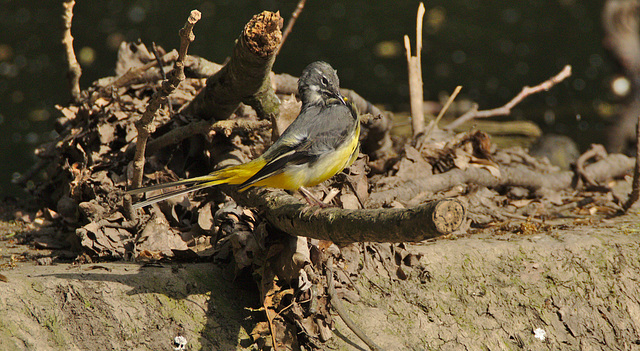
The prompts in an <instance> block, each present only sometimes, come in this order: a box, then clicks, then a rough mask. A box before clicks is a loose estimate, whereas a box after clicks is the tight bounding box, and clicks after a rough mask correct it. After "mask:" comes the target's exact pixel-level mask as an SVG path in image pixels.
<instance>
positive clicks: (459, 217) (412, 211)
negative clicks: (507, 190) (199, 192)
mask: <svg viewBox="0 0 640 351" xmlns="http://www.w3.org/2000/svg"><path fill="white" fill-rule="evenodd" d="M227 189H228V191H227ZM225 192H228V193H229V194H230V195H231V196H232V197H233V198H234V199H236V201H238V203H241V204H243V205H246V206H254V207H257V208H258V209H259V210H261V211H262V212H263V213H264V217H265V218H266V219H267V220H268V221H269V223H271V224H272V225H273V226H275V227H276V228H278V229H280V230H282V231H284V232H286V233H288V234H290V235H298V236H306V237H309V238H314V239H322V240H329V241H332V242H334V243H341V244H343V243H345V244H346V243H352V242H363V241H376V242H407V241H411V242H417V241H423V240H426V239H430V238H434V237H437V236H440V235H444V234H448V233H451V232H453V231H455V230H456V229H457V228H458V227H459V226H460V225H461V224H462V222H463V221H464V219H465V218H466V212H465V211H466V210H465V208H464V206H463V205H462V204H461V203H460V202H459V201H458V200H455V199H444V200H439V201H433V202H429V203H427V204H423V205H420V206H416V207H413V208H407V209H397V208H385V209H364V210H346V209H340V208H326V209H321V210H318V209H317V208H315V207H309V206H308V205H306V204H305V203H303V202H301V201H299V200H298V199H297V198H295V197H293V196H291V195H288V194H287V193H285V192H284V191H281V190H273V189H264V188H259V189H255V188H253V189H250V190H247V191H245V192H238V191H237V188H235V187H231V186H226V189H225Z"/></svg>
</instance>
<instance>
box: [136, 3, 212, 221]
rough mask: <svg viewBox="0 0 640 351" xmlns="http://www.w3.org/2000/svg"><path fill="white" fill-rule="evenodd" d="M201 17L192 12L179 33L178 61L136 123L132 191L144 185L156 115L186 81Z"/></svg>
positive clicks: (198, 12) (197, 13)
mask: <svg viewBox="0 0 640 351" xmlns="http://www.w3.org/2000/svg"><path fill="white" fill-rule="evenodd" d="M200 17H201V14H200V11H198V10H193V11H191V14H190V15H189V19H188V20H187V22H186V23H185V25H184V27H182V29H180V32H179V35H180V50H179V51H178V59H177V60H176V62H175V64H174V67H173V70H172V71H171V73H170V74H169V75H168V77H167V80H165V81H164V82H163V83H162V88H161V89H160V90H158V91H156V92H155V93H154V94H153V96H152V97H151V99H150V100H149V104H148V105H147V108H146V110H145V111H144V113H143V114H142V117H140V119H139V120H138V121H136V123H135V125H136V129H137V131H138V139H137V140H136V153H135V156H134V158H133V177H132V179H131V184H130V187H131V188H130V189H135V188H139V187H140V185H141V184H142V175H143V170H144V162H145V157H144V155H145V150H146V147H147V139H149V135H151V134H152V133H153V132H154V130H155V126H154V125H153V123H152V122H153V119H154V117H155V114H156V112H157V111H158V109H159V108H160V106H161V105H162V104H163V103H165V102H166V101H167V97H168V96H169V94H171V93H172V92H173V91H174V90H175V89H176V88H177V87H178V85H179V84H180V82H182V81H183V80H184V79H185V75H184V58H185V56H186V55H187V50H188V49H189V44H190V43H191V42H193V41H194V40H195V35H194V34H193V26H194V25H195V24H196V22H198V21H199V20H200ZM131 200H132V199H131V198H125V209H127V208H130V207H129V206H128V204H130V203H131ZM128 215H130V216H133V214H132V213H128Z"/></svg>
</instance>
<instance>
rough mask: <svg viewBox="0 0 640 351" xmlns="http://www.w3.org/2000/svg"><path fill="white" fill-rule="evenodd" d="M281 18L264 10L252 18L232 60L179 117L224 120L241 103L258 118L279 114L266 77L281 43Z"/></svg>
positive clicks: (208, 81)
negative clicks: (250, 108) (254, 112)
mask: <svg viewBox="0 0 640 351" xmlns="http://www.w3.org/2000/svg"><path fill="white" fill-rule="evenodd" d="M281 27H282V17H280V14H279V13H273V12H269V11H264V12H262V13H260V14H257V15H255V16H253V18H252V19H251V20H250V21H249V22H248V23H247V25H246V26H245V27H244V30H243V31H242V33H241V34H240V37H239V38H238V40H237V41H236V45H235V46H234V49H233V53H232V54H231V59H230V60H229V62H228V63H227V64H226V65H224V67H222V69H220V70H219V71H218V72H216V73H215V74H214V75H212V76H211V77H209V78H208V79H207V85H206V86H205V88H204V89H202V90H201V91H200V93H198V95H196V97H195V98H194V99H193V100H192V101H191V103H189V105H187V106H186V107H185V108H184V109H183V111H182V114H185V115H191V116H199V117H200V118H201V119H208V120H213V121H218V120H223V119H227V118H229V117H230V116H231V114H232V113H233V112H234V111H235V110H236V109H237V108H238V106H239V105H240V103H241V102H243V103H245V104H247V105H249V106H251V107H253V109H254V110H256V112H257V113H258V117H260V118H261V119H271V118H272V117H274V116H277V115H278V109H279V100H278V98H277V96H276V95H275V93H274V91H273V88H272V86H271V79H270V77H269V74H270V72H271V68H272V66H273V62H274V61H275V58H276V55H275V53H276V50H277V49H278V47H279V46H280V42H281V40H282V32H281V31H280V28H281Z"/></svg>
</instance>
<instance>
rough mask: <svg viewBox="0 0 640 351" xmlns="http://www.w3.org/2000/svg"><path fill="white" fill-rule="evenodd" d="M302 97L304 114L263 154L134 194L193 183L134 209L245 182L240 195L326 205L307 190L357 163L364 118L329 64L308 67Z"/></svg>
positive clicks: (301, 82) (300, 88)
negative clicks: (268, 192) (278, 192)
mask: <svg viewBox="0 0 640 351" xmlns="http://www.w3.org/2000/svg"><path fill="white" fill-rule="evenodd" d="M298 93H299V95H300V99H301V100H302V109H301V110H300V114H299V115H298V117H297V118H296V119H295V120H294V121H293V122H292V123H291V125H289V127H288V128H287V129H286V130H285V131H284V133H282V135H281V136H280V138H279V139H278V140H277V141H276V142H275V143H274V144H273V145H271V147H270V148H269V149H268V150H267V151H265V152H264V154H262V156H260V157H258V158H256V159H254V160H253V161H250V162H247V163H243V164H241V165H238V166H231V167H227V168H224V169H221V170H218V171H214V172H212V173H209V174H207V175H204V176H201V177H195V178H190V179H184V180H179V181H176V182H171V183H165V184H158V185H153V186H150V187H146V188H139V189H134V190H130V191H128V192H127V194H140V193H146V192H148V191H152V190H159V189H165V188H169V187H175V186H178V185H187V187H186V188H183V189H178V190H174V191H171V192H168V193H165V194H161V195H157V196H154V197H151V198H149V199H147V200H145V201H142V202H139V203H137V204H135V205H134V206H133V207H134V208H139V207H143V206H147V205H151V204H154V203H156V202H158V201H162V200H165V199H167V198H170V197H173V196H178V195H182V194H186V193H190V192H192V191H196V190H199V189H203V188H207V187H210V186H214V185H219V184H239V187H240V191H244V190H246V189H248V188H250V187H252V186H266V187H273V188H280V189H285V190H299V191H300V192H301V193H302V194H303V195H304V196H305V198H306V199H307V201H309V203H315V204H320V203H319V201H318V200H316V199H315V198H313V196H311V193H310V192H308V191H307V190H306V189H304V187H306V186H314V185H316V184H319V183H322V182H323V181H325V180H327V179H329V178H331V177H332V176H334V175H335V174H336V173H338V172H340V171H342V170H343V169H344V168H346V167H348V166H350V165H351V164H352V163H353V161H355V159H356V158H357V157H358V152H359V145H360V143H359V137H360V120H359V116H358V113H357V111H356V110H355V108H354V106H353V105H352V104H351V102H347V101H345V99H344V98H343V97H342V95H341V94H340V87H339V80H338V75H337V73H336V71H335V70H334V69H333V68H332V67H331V66H330V65H329V64H328V63H326V62H321V61H318V62H313V63H311V64H309V65H308V66H307V67H306V68H305V69H304V71H303V72H302V75H301V76H300V79H299V80H298Z"/></svg>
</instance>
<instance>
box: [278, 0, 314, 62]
mask: <svg viewBox="0 0 640 351" xmlns="http://www.w3.org/2000/svg"><path fill="white" fill-rule="evenodd" d="M306 2H307V0H300V1H298V5H297V6H296V9H295V10H294V11H293V13H292V14H291V19H289V22H287V27H286V28H285V29H284V31H283V32H282V41H280V46H278V49H277V50H276V56H278V54H279V53H280V50H281V49H282V45H284V41H285V40H287V37H288V36H289V34H291V30H292V29H293V25H294V24H295V23H296V20H297V19H298V16H300V13H301V12H302V10H303V9H304V4H305V3H306Z"/></svg>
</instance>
